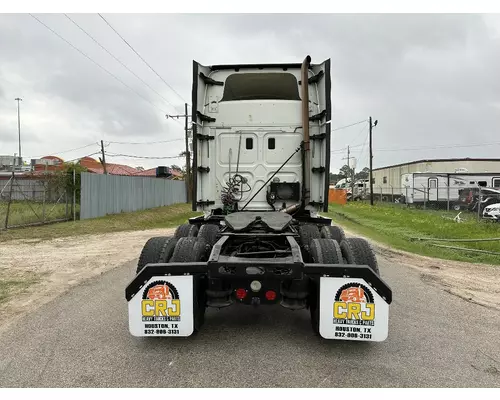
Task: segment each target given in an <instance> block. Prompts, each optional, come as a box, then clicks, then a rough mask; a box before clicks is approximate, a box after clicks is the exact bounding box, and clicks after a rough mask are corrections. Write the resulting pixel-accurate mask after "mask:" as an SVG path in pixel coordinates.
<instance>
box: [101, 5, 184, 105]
mask: <svg viewBox="0 0 500 400" xmlns="http://www.w3.org/2000/svg"><path fill="white" fill-rule="evenodd" d="M97 15H99V17H101V19H102V20H103V21H104V22H105V23H106V24H107V25H108V26H109V27H110V28H111V29H112V30H113V32H115V33H116V34H117V35H118V36H119V37H120V39H121V40H123V41H124V42H125V44H126V45H127V46H128V47H130V49H131V50H132V51H133V52H134V53H135V54H136V55H137V56H138V57H139V58H140V59H141V60H142V61H143V62H144V64H146V65H147V66H148V67H149V69H150V70H151V71H153V72H154V73H155V74H156V76H157V77H158V78H160V79H161V80H162V81H163V83H165V85H167V86H168V87H169V88H170V89H171V90H172V91H173V92H174V93H175V94H176V95H177V96H178V97H179V98H180V99H181V100H182V101H183V102H184V103H187V101H186V100H184V98H183V97H182V96H181V95H180V94H179V93H177V91H176V90H175V89H174V88H173V87H172V86H170V85H169V84H168V83H167V81H166V80H165V79H163V78H162V77H161V76H160V74H159V73H158V72H156V71H155V69H154V68H153V67H152V66H151V65H149V63H148V62H147V61H146V60H145V59H144V58H142V56H141V55H140V54H139V53H138V52H137V51H136V50H135V49H134V48H133V47H132V45H131V44H130V43H129V42H127V41H126V40H125V38H124V37H123V36H122V35H120V34H119V33H118V31H117V30H116V29H115V28H113V26H112V25H111V24H110V23H109V22H108V21H107V19H106V18H104V17H103V16H102V15H101V14H100V13H97Z"/></svg>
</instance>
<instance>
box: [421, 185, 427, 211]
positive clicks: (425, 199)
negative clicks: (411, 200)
mask: <svg viewBox="0 0 500 400" xmlns="http://www.w3.org/2000/svg"><path fill="white" fill-rule="evenodd" d="M422 188H423V189H424V210H425V209H426V206H427V197H426V196H425V186H424V185H422Z"/></svg>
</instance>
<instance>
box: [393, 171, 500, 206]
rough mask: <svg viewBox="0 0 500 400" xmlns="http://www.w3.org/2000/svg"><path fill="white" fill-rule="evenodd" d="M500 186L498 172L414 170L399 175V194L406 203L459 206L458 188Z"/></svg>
mask: <svg viewBox="0 0 500 400" xmlns="http://www.w3.org/2000/svg"><path fill="white" fill-rule="evenodd" d="M478 186H481V187H493V188H500V172H498V173H434V172H423V173H422V172H414V173H411V174H403V175H401V188H402V192H401V196H402V197H403V199H404V202H406V203H407V204H415V205H419V204H428V205H430V206H447V204H448V202H449V203H450V207H453V208H455V209H459V208H460V204H459V190H460V189H463V188H466V187H478Z"/></svg>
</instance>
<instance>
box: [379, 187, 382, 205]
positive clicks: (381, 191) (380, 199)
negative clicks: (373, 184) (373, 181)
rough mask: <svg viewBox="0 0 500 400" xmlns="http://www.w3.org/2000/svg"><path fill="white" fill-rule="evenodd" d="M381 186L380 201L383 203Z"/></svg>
mask: <svg viewBox="0 0 500 400" xmlns="http://www.w3.org/2000/svg"><path fill="white" fill-rule="evenodd" d="M379 188H380V202H381V203H382V186H379Z"/></svg>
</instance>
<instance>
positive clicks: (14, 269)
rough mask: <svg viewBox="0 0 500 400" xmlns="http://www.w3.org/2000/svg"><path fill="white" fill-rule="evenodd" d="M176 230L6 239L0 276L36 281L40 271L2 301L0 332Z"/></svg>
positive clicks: (0, 258) (0, 247) (0, 257)
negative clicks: (27, 284)
mask: <svg viewBox="0 0 500 400" xmlns="http://www.w3.org/2000/svg"><path fill="white" fill-rule="evenodd" d="M173 233H174V229H155V230H147V231H134V232H117V233H107V234H102V235H84V236H75V237H67V238H58V239H54V240H50V241H37V240H21V241H12V242H4V243H1V244H0V279H1V278H4V279H12V278H15V279H17V280H22V279H23V278H25V279H29V280H31V281H32V280H33V277H35V276H36V277H38V278H39V283H36V284H34V285H30V286H28V287H24V288H22V287H21V288H16V292H18V293H17V294H16V295H15V296H14V297H13V298H11V299H10V300H8V301H6V302H3V303H0V332H1V331H2V330H3V329H5V328H6V327H7V325H10V324H11V323H12V322H14V321H15V320H17V318H19V317H21V316H22V315H23V314H25V313H26V312H33V311H34V310H35V309H36V308H37V307H39V306H41V305H43V304H45V303H47V302H49V301H50V300H52V299H53V298H55V297H57V296H59V295H61V294H62V293H64V292H65V291H67V290H70V289H71V287H73V286H75V285H78V284H80V283H82V282H83V281H85V280H87V279H89V278H92V277H95V276H97V275H100V274H102V273H104V272H106V271H109V270H111V269H113V268H116V267H119V266H121V265H123V264H124V263H126V262H128V261H131V260H134V259H136V258H138V257H139V254H140V252H141V249H142V247H143V246H144V243H146V241H147V240H148V239H149V238H150V237H152V236H168V235H172V234H173ZM131 278H132V277H131Z"/></svg>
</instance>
